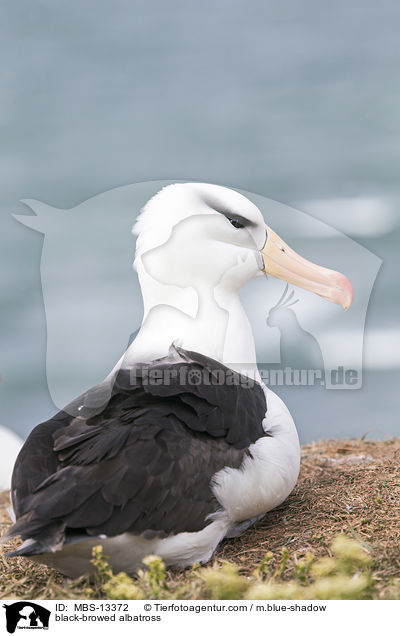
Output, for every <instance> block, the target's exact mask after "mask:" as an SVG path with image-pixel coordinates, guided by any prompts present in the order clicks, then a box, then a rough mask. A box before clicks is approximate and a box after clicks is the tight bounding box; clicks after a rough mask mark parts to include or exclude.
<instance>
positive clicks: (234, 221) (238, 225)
mask: <svg viewBox="0 0 400 636" xmlns="http://www.w3.org/2000/svg"><path fill="white" fill-rule="evenodd" d="M229 223H230V224H231V225H233V227H235V228H236V229H238V230H240V229H241V228H242V227H244V225H243V223H241V222H240V221H237V220H236V219H229Z"/></svg>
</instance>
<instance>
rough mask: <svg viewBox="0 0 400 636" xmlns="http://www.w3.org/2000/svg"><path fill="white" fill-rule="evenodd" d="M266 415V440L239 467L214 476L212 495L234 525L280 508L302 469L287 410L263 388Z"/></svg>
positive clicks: (271, 393)
mask: <svg viewBox="0 0 400 636" xmlns="http://www.w3.org/2000/svg"><path fill="white" fill-rule="evenodd" d="M263 388H264V392H265V394H266V399H267V414H266V417H265V419H264V421H263V427H264V430H265V431H266V432H269V433H270V435H271V437H263V438H261V439H259V440H258V441H257V442H256V443H255V444H252V445H251V446H250V447H249V451H250V455H248V456H247V457H246V458H245V460H244V461H243V464H242V465H241V467H240V468H238V469H234V468H224V469H223V470H220V471H219V472H218V473H217V474H216V475H214V477H213V480H212V481H213V492H214V495H215V497H216V498H217V499H218V501H219V503H220V504H221V506H222V507H223V508H224V510H225V511H226V513H227V515H228V518H229V521H230V522H231V524H232V525H233V524H234V523H236V522H238V521H243V520H245V519H250V518H252V517H257V516H259V515H262V514H265V513H266V512H268V511H269V510H272V508H275V507H276V506H279V505H280V504H281V503H282V502H283V501H284V500H285V499H286V497H287V496H288V495H289V494H290V493H291V491H292V490H293V488H294V486H295V484H296V481H297V478H298V475H299V470H300V444H299V438H298V435H297V431H296V428H295V425H294V422H293V419H292V416H291V415H290V413H289V411H288V409H287V407H286V406H285V404H284V403H283V402H282V400H281V399H280V398H279V397H278V396H277V395H276V394H275V393H273V392H272V391H271V390H270V389H268V388H267V387H265V386H263Z"/></svg>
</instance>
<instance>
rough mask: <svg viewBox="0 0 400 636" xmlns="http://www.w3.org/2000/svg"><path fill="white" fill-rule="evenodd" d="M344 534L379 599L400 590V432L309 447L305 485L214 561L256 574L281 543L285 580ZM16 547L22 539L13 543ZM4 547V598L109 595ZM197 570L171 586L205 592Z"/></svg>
mask: <svg viewBox="0 0 400 636" xmlns="http://www.w3.org/2000/svg"><path fill="white" fill-rule="evenodd" d="M7 505H8V497H7V496H6V494H5V493H4V494H3V495H0V528H1V529H2V533H4V532H5V530H6V528H7V526H8V525H9V519H8V515H7V512H6V506H7ZM338 534H346V535H347V536H349V537H352V538H354V539H356V540H357V541H358V542H359V544H360V545H361V546H362V547H363V548H365V550H366V552H368V554H369V555H370V557H371V558H372V576H373V580H374V593H373V596H374V598H393V596H396V597H397V594H398V593H399V590H400V438H399V439H393V440H388V441H385V442H374V441H364V440H335V441H328V442H326V441H324V442H318V443H313V444H308V445H307V446H304V447H303V448H302V468H301V474H300V478H299V481H298V484H297V486H296V488H295V490H294V491H293V493H292V494H291V495H290V497H289V498H288V499H287V500H286V501H285V503H284V504H282V505H281V506H280V507H279V508H277V509H275V510H274V511H272V512H270V513H269V514H268V515H267V516H266V517H265V519H264V520H263V521H261V522H259V523H258V524H257V525H256V526H254V527H253V528H252V529H250V530H248V531H247V532H246V533H245V534H244V535H243V536H242V537H239V538H237V539H234V540H229V541H225V542H223V543H222V545H221V546H220V547H219V549H218V551H217V553H216V555H215V558H214V563H216V564H219V563H221V562H222V561H229V562H230V563H233V564H235V565H236V566H237V567H238V569H239V572H240V574H242V575H245V576H249V575H253V573H254V568H255V567H256V566H257V565H258V564H260V562H261V561H262V560H263V557H264V556H265V553H266V552H272V554H273V557H271V562H270V564H269V567H270V568H271V569H272V570H273V569H274V568H275V569H276V570H279V568H280V563H281V562H282V548H283V547H284V546H285V547H286V548H287V551H288V559H287V562H286V565H285V568H284V571H282V572H281V573H280V574H279V578H280V580H281V581H283V582H284V581H291V580H293V577H295V576H296V570H297V564H298V563H299V562H300V560H301V559H302V557H304V555H305V554H306V553H307V552H312V553H313V554H314V555H315V557H316V558H318V557H329V556H332V554H331V548H330V545H331V542H332V539H333V537H335V536H337V535H338ZM12 544H13V545H15V544H16V541H13V542H12ZM7 549H9V544H8V546H7V544H6V546H1V549H0V598H30V599H35V598H39V599H54V598H82V597H84V598H87V597H88V596H89V597H101V595H103V596H104V589H102V588H101V586H99V584H98V583H97V584H89V583H88V581H87V580H85V579H83V580H81V581H78V582H76V583H73V584H72V585H71V583H70V582H68V581H67V579H65V577H63V576H62V575H60V574H58V573H56V572H54V571H52V570H49V569H48V568H46V567H45V566H38V565H33V564H32V563H31V562H29V561H27V560H24V559H21V558H15V559H7V558H5V557H4V552H5V551H7ZM191 576H192V575H191V573H190V572H173V571H168V573H167V579H166V583H167V585H168V586H169V588H170V589H172V590H175V591H176V590H180V589H182V590H183V588H182V586H185V585H186V588H185V596H186V597H187V598H196V597H198V596H196V595H198V594H199V590H198V588H197V587H196V585H195V584H193V582H192V579H191V578H190V577H191Z"/></svg>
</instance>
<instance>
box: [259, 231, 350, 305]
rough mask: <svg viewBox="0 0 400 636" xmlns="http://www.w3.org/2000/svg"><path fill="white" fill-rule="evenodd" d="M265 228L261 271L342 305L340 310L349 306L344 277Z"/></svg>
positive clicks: (348, 286) (348, 291)
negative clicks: (310, 259)
mask: <svg viewBox="0 0 400 636" xmlns="http://www.w3.org/2000/svg"><path fill="white" fill-rule="evenodd" d="M265 227H266V230H267V240H266V242H265V245H264V247H263V249H262V250H261V254H262V256H263V259H264V272H266V273H267V274H270V275H271V276H275V278H280V279H282V280H285V281H286V282H288V283H292V284H293V285H297V286H298V287H302V288H303V289H307V290H309V291H312V292H314V293H315V294H318V296H322V298H326V300H330V301H331V302H332V303H337V304H338V305H342V307H343V309H348V308H349V307H350V305H351V303H352V302H353V296H354V292H353V286H352V284H351V282H350V281H349V279H348V278H346V276H344V275H343V274H340V273H339V272H335V271H334V270H333V269H327V268H326V267H320V266H319V265H315V264H314V263H311V262H310V261H307V260H306V259H305V258H302V257H301V256H299V254H296V252H295V251H294V250H292V248H291V247H289V245H287V244H286V243H285V241H283V240H282V239H281V238H280V237H279V236H278V235H277V234H276V232H274V231H273V230H271V228H269V227H268V226H265Z"/></svg>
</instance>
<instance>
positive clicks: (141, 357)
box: [119, 269, 259, 379]
mask: <svg viewBox="0 0 400 636" xmlns="http://www.w3.org/2000/svg"><path fill="white" fill-rule="evenodd" d="M139 280H140V285H141V289H142V294H143V302H144V317H143V322H142V326H141V329H140V331H139V333H138V335H137V336H136V339H135V340H134V342H133V343H132V344H131V346H130V347H129V349H128V350H127V352H126V353H125V355H124V357H123V359H122V360H121V361H120V363H119V364H120V365H122V366H123V367H130V366H132V364H135V363H137V362H150V361H151V360H154V359H156V358H160V357H162V356H164V355H166V354H167V352H168V349H169V347H170V345H171V344H172V343H173V342H175V344H177V345H178V346H181V347H183V348H184V349H188V350H192V351H198V352H200V353H202V354H203V355H206V356H209V357H211V358H213V359H215V360H219V361H220V362H222V363H223V364H224V365H226V366H229V367H231V368H233V369H235V370H236V371H238V372H241V373H245V374H246V375H249V376H251V377H255V378H256V379H258V377H259V376H258V371H257V366H256V353H255V346H254V340H253V334H252V331H251V327H250V323H249V321H248V318H247V316H246V313H245V311H244V309H243V307H242V305H241V303H240V301H239V297H238V295H237V291H236V290H235V289H233V288H229V287H228V286H227V285H224V286H222V285H220V286H217V287H215V288H214V289H213V288H210V287H208V286H206V285H204V286H197V287H196V288H194V287H190V288H187V287H186V288H180V287H177V286H173V285H165V284H163V283H160V282H158V281H156V280H154V278H152V277H151V276H149V275H148V274H147V273H146V272H145V271H144V270H143V269H141V270H139Z"/></svg>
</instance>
